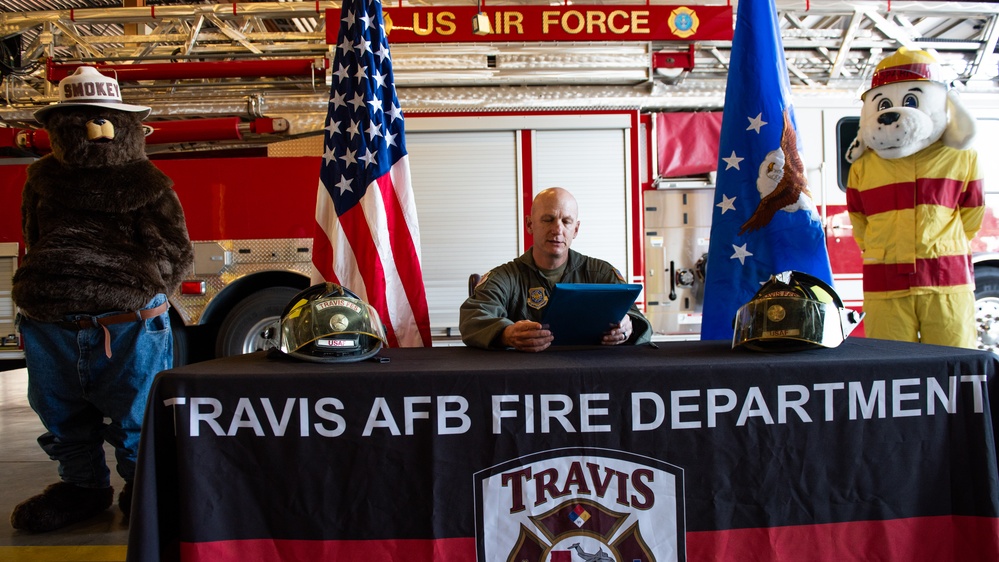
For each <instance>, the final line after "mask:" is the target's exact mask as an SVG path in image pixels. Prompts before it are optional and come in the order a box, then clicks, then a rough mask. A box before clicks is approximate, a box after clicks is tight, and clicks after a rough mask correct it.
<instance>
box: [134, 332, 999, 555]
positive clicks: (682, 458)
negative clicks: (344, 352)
mask: <svg viewBox="0 0 999 562" xmlns="http://www.w3.org/2000/svg"><path fill="white" fill-rule="evenodd" d="M380 357H382V358H384V359H385V360H387V361H386V362H374V361H365V362H361V363H349V364H332V365H326V364H313V363H302V362H296V361H292V360H289V359H287V358H283V357H281V356H273V355H271V356H268V355H266V354H264V353H257V354H252V355H246V356H239V357H234V358H229V359H224V360H216V361H209V362H204V363H197V364H193V365H189V366H186V367H183V368H178V369H174V370H170V371H166V372H163V373H160V374H159V375H158V376H157V379H156V381H155V383H154V385H153V390H152V393H151V396H150V401H149V407H148V409H147V412H146V420H145V426H144V428H143V435H142V442H141V445H140V451H139V466H138V474H137V479H136V490H135V494H136V497H135V503H134V504H133V515H132V522H131V528H130V533H129V547H128V559H129V560H136V561H137V560H143V561H147V560H184V561H202V560H204V561H209V560H210V561H212V562H218V561H227V560H232V561H236V560H240V561H249V560H269V561H270V560H347V561H379V562H381V561H390V560H391V561H396V560H397V561H405V562H420V561H435V562H473V561H475V560H480V561H489V562H493V561H513V562H520V561H522V560H528V561H530V562H540V561H544V562H549V561H551V562H568V561H582V560H587V561H591V562H599V561H604V562H610V561H613V562H620V561H626V562H631V561H633V560H642V561H645V562H650V561H653V560H654V561H659V562H661V561H666V560H677V561H685V560H690V561H703V560H719V561H721V560H733V561H734V560H739V561H753V560H760V561H763V560H775V559H780V560H795V561H799V560H809V561H812V560H814V561H829V562H832V561H836V562H842V561H848V560H858V561H859V560H865V561H866V560H879V561H904V562H914V561H915V562H918V561H923V560H925V561H930V560H933V561H938V560H962V561H974V560H982V561H986V560H988V561H995V560H997V559H999V470H997V457H996V450H997V449H996V435H995V431H994V428H995V427H996V416H997V414H996V412H995V410H994V409H993V408H992V404H994V403H996V400H997V399H999V394H997V393H999V385H997V384H996V382H995V378H996V373H997V371H996V365H997V359H996V357H995V356H993V355H992V354H989V353H986V352H977V351H970V350H962V349H956V348H948V347H938V346H931V345H917V344H908V343H900V342H888V341H879V340H873V339H864V338H851V339H849V340H847V341H846V342H845V343H844V344H843V345H841V346H840V347H838V348H836V349H817V350H810V351H803V352H796V353H785V354H780V353H754V352H750V351H739V350H737V351H732V350H730V349H729V346H728V344H727V343H725V342H669V343H664V344H659V346H658V347H655V346H651V345H650V346H641V347H627V348H626V347H614V348H606V347H599V346H596V347H579V348H558V349H556V348H552V349H549V350H547V351H545V352H543V353H540V354H525V353H518V352H502V351H483V350H478V349H468V348H461V347H450V348H430V349H389V350H383V351H382V352H381V354H380Z"/></svg>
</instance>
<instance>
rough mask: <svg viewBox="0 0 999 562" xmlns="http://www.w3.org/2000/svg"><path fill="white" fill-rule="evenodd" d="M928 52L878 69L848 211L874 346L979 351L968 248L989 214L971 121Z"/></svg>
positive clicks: (855, 150)
mask: <svg viewBox="0 0 999 562" xmlns="http://www.w3.org/2000/svg"><path fill="white" fill-rule="evenodd" d="M942 80H943V79H942V77H941V68H940V66H939V65H938V64H937V62H936V60H935V59H934V58H933V56H932V55H930V54H929V53H927V52H925V51H918V50H908V49H905V48H901V49H899V50H898V51H897V52H895V53H894V54H892V55H891V56H889V57H887V58H885V59H884V60H883V61H882V62H881V63H880V64H878V66H877V68H876V70H875V72H874V76H873V78H872V80H871V89H869V90H867V91H866V92H865V93H864V94H863V96H862V99H863V108H862V109H861V112H860V133H859V135H858V138H857V140H856V141H854V144H853V145H852V146H851V147H850V150H849V151H848V153H847V160H850V161H852V162H853V164H852V166H851V168H850V177H849V180H848V185H847V209H848V211H849V215H850V220H851V222H852V223H853V236H854V238H855V239H856V241H857V244H858V245H859V246H860V249H861V251H862V252H863V260H864V265H863V273H864V311H865V313H866V314H867V316H866V318H865V320H864V324H865V333H866V335H867V336H868V337H872V338H880V339H892V340H901V341H912V342H924V343H932V344H939V345H952V346H960V347H975V345H976V331H975V319H974V317H975V296H974V288H975V282H974V272H973V269H972V265H971V248H970V242H971V239H972V238H974V236H975V233H977V232H978V229H979V228H980V227H981V223H982V217H983V215H984V207H983V199H982V176H981V173H980V171H979V167H978V155H977V153H976V152H975V151H974V150H972V149H970V148H968V147H969V146H970V145H971V141H972V139H973V137H974V134H975V121H974V118H973V117H972V116H971V115H970V114H969V113H968V112H967V111H966V110H965V108H964V106H963V105H962V104H961V103H960V101H959V100H958V98H957V95H956V92H954V91H952V90H950V89H949V88H948V86H947V84H945V83H944V82H943V81H942Z"/></svg>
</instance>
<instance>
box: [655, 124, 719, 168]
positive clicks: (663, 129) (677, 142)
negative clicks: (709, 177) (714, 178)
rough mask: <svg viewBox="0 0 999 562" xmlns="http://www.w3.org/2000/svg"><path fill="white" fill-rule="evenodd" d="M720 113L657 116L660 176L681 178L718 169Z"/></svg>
mask: <svg viewBox="0 0 999 562" xmlns="http://www.w3.org/2000/svg"><path fill="white" fill-rule="evenodd" d="M721 122H722V112H721V111H701V112H695V113H690V112H682V113H658V114H656V139H657V140H658V142H659V176H660V177H663V178H681V177H687V176H695V175H699V174H706V173H708V172H713V171H715V170H716V169H718V139H719V138H720V137H721Z"/></svg>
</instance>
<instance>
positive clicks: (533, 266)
mask: <svg viewBox="0 0 999 562" xmlns="http://www.w3.org/2000/svg"><path fill="white" fill-rule="evenodd" d="M578 214H579V209H578V206H577V204H576V198H575V197H573V196H572V194H571V193H569V192H568V191H567V190H565V189H562V188H560V187H552V188H549V189H546V190H544V191H542V192H540V193H538V195H537V196H536V197H535V198H534V203H533V204H532V206H531V214H530V216H528V217H527V231H528V232H529V233H531V235H532V236H533V237H534V245H533V246H532V247H531V248H530V249H529V250H527V252H525V253H524V254H523V255H522V256H520V257H518V258H517V259H515V260H513V261H511V262H507V263H505V264H503V265H501V266H499V267H496V268H494V269H493V270H492V271H490V272H489V273H487V274H485V275H484V276H483V277H482V279H481V280H480V281H479V283H478V285H476V286H475V290H474V292H473V294H472V296H470V297H468V299H466V300H465V302H464V303H463V304H462V305H461V316H460V321H459V325H458V327H459V329H460V331H461V339H462V341H463V342H465V345H468V346H471V347H480V348H484V349H505V348H514V349H517V350H520V351H543V350H545V349H547V348H548V347H549V346H550V345H551V344H552V341H553V339H554V336H553V335H552V333H551V331H550V330H548V329H546V328H545V327H543V326H542V325H541V322H540V321H541V318H542V316H543V315H544V310H545V307H546V306H547V304H548V298H549V296H550V295H551V291H552V289H553V288H554V286H555V283H625V280H624V278H622V277H621V274H620V273H619V272H618V271H617V270H616V269H614V267H613V266H612V265H610V264H609V263H607V262H605V261H603V260H600V259H597V258H591V257H587V256H584V255H583V254H580V253H579V252H576V251H575V250H571V249H570V248H569V247H570V246H571V245H572V241H573V239H575V238H576V234H578V233H579V221H578V220H577V217H578ZM651 339H652V325H651V324H650V323H649V321H648V320H646V318H645V317H644V316H643V315H642V313H641V312H640V311H639V310H638V308H637V307H636V306H635V305H632V306H631V310H629V311H628V313H627V314H626V315H625V316H624V318H622V319H621V321H620V322H618V323H616V324H613V325H611V326H609V329H608V330H607V332H605V333H604V335H603V339H602V340H601V343H602V344H603V345H620V344H640V343H646V342H649V341H650V340H651Z"/></svg>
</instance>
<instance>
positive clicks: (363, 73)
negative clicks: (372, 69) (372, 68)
mask: <svg viewBox="0 0 999 562" xmlns="http://www.w3.org/2000/svg"><path fill="white" fill-rule="evenodd" d="M367 77H368V67H366V66H364V65H363V64H359V65H357V72H355V73H354V78H357V85H358V86H360V85H361V80H364V79H365V78H367Z"/></svg>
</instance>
